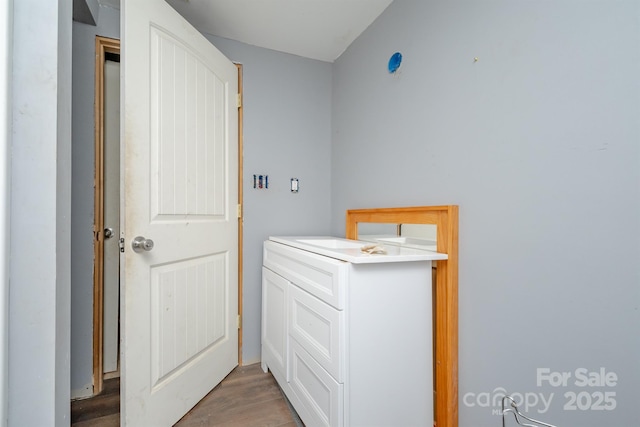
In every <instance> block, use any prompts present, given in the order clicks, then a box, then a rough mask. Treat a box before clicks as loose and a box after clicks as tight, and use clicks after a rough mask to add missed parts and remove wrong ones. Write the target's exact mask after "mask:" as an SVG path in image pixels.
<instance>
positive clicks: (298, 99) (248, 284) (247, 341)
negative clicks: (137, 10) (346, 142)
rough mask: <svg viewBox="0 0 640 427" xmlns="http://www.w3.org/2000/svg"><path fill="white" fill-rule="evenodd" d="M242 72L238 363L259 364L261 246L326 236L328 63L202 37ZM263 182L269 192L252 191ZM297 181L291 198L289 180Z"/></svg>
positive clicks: (329, 106)
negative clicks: (281, 238)
mask: <svg viewBox="0 0 640 427" xmlns="http://www.w3.org/2000/svg"><path fill="white" fill-rule="evenodd" d="M205 36H207V37H208V38H209V40H210V41H211V42H212V43H213V44H214V45H215V46H216V47H217V48H218V49H220V51H222V52H223V53H224V54H225V55H226V56H227V57H228V58H229V59H230V60H232V61H234V62H238V63H241V64H242V65H243V82H244V100H243V113H244V123H243V132H244V173H243V180H244V185H243V192H244V239H243V264H244V269H243V332H244V335H243V349H242V358H243V363H245V364H248V363H254V362H258V361H259V360H260V314H261V311H262V309H261V300H262V291H261V277H262V272H261V266H262V242H263V241H264V240H265V239H267V238H268V237H269V236H270V235H279V234H280V235H282V234H288V235H296V234H328V232H329V224H330V222H329V221H330V219H329V218H330V217H329V215H330V206H329V203H330V186H331V184H330V183H331V165H330V160H331V151H330V149H331V143H330V140H331V64H329V63H326V62H321V61H315V60H311V59H305V58H301V57H298V56H293V55H288V54H283V53H279V52H275V51H272V50H268V49H262V48H257V47H254V46H249V45H246V44H243V43H239V42H236V41H232V40H227V39H223V38H220V37H214V36H211V35H206V34H205ZM253 174H267V175H269V189H266V190H265V189H263V190H257V189H254V188H253ZM293 177H295V178H298V179H299V180H300V192H299V193H297V194H293V193H291V191H290V188H289V183H290V181H289V180H290V179H291V178H293Z"/></svg>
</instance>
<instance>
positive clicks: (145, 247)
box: [131, 236, 153, 253]
mask: <svg viewBox="0 0 640 427" xmlns="http://www.w3.org/2000/svg"><path fill="white" fill-rule="evenodd" d="M131 247H132V248H133V251H134V252H138V253H140V252H143V251H146V252H149V251H150V250H151V249H153V240H151V239H145V238H144V237H142V236H138V237H136V238H135V239H133V240H132V241H131Z"/></svg>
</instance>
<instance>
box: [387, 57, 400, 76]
mask: <svg viewBox="0 0 640 427" xmlns="http://www.w3.org/2000/svg"><path fill="white" fill-rule="evenodd" d="M401 63H402V54H401V53H400V52H396V53H394V54H393V55H391V58H389V72H390V73H392V74H393V73H395V72H396V71H397V70H398V68H400V64H401Z"/></svg>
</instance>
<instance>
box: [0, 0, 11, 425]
mask: <svg viewBox="0 0 640 427" xmlns="http://www.w3.org/2000/svg"><path fill="white" fill-rule="evenodd" d="M0 28H2V31H1V32H0V205H1V206H2V208H1V209H0V426H6V425H7V417H8V414H7V409H8V403H9V394H8V385H9V378H8V375H9V360H8V353H9V262H10V257H9V239H10V224H9V216H10V210H11V209H10V206H11V205H10V203H11V200H10V195H11V192H10V186H11V176H10V174H11V67H12V62H13V58H12V55H13V52H12V51H11V40H12V34H13V0H9V1H6V2H4V3H2V5H1V6H0Z"/></svg>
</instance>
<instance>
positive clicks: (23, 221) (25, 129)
mask: <svg viewBox="0 0 640 427" xmlns="http://www.w3.org/2000/svg"><path fill="white" fill-rule="evenodd" d="M71 15H72V5H71V1H70V0H66V1H65V0H61V1H59V2H51V1H48V0H20V1H19V2H14V15H13V19H14V21H13V24H14V32H13V46H12V48H13V69H12V73H13V76H12V82H13V83H12V91H13V100H12V101H13V102H12V105H13V109H12V115H13V121H12V126H13V134H12V139H13V141H12V147H11V150H12V165H11V172H12V174H11V229H10V232H11V244H10V250H11V264H10V281H11V288H10V308H9V390H10V394H9V407H8V414H9V424H10V425H33V426H36V425H38V426H40V425H57V426H64V425H68V424H69V329H70V315H69V312H70V304H69V287H70V254H69V234H70V220H71V218H70V217H71V211H70V206H71V191H70V190H71V180H70V179H71V178H70V169H71ZM34 409H36V410H34Z"/></svg>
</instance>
